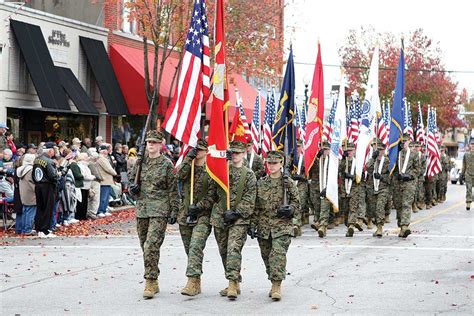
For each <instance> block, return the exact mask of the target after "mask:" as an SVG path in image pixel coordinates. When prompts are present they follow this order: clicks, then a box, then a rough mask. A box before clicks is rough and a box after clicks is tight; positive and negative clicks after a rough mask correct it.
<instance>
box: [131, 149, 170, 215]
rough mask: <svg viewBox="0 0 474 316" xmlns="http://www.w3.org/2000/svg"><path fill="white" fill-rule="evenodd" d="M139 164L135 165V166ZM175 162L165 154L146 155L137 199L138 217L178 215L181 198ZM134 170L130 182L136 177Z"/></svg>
mask: <svg viewBox="0 0 474 316" xmlns="http://www.w3.org/2000/svg"><path fill="white" fill-rule="evenodd" d="M136 167H138V164H136V165H135V168H136ZM173 169H174V167H173V163H172V162H171V161H170V160H169V159H168V158H166V157H165V156H164V155H160V156H159V157H157V158H149V157H145V158H144V161H143V163H142V171H141V185H140V188H141V189H140V195H139V197H138V200H137V206H136V208H137V217H138V218H148V217H170V216H176V215H177V212H178V206H179V200H178V189H177V185H176V177H175V174H174V172H173ZM135 175H136V172H132V177H131V180H130V182H132V181H133V180H134V178H135Z"/></svg>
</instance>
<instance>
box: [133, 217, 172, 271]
mask: <svg viewBox="0 0 474 316" xmlns="http://www.w3.org/2000/svg"><path fill="white" fill-rule="evenodd" d="M167 224H168V220H167V219H166V218H164V217H148V218H137V232H138V239H139V240H140V246H141V247H142V251H143V263H144V265H145V274H144V278H145V279H151V280H156V279H158V276H159V275H160V269H159V268H158V263H159V262H160V248H161V245H162V244H163V241H164V239H165V232H166V225H167Z"/></svg>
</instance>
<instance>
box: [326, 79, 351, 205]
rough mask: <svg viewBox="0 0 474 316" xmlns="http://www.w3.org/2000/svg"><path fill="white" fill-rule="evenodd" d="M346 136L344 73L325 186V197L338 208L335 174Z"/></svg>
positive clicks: (336, 173)
mask: <svg viewBox="0 0 474 316" xmlns="http://www.w3.org/2000/svg"><path fill="white" fill-rule="evenodd" d="M346 138H347V130H346V98H345V80H344V74H341V86H340V87H339V98H338V99H337V104H336V113H335V114H334V122H333V125H332V131H331V137H330V139H331V149H330V151H329V166H328V178H327V179H328V180H327V181H328V183H327V186H326V198H327V199H328V200H329V201H330V202H331V203H332V205H333V206H334V210H335V211H337V210H339V202H338V201H339V195H338V185H337V175H338V171H339V158H340V155H341V153H342V144H343V142H344V141H345V140H346Z"/></svg>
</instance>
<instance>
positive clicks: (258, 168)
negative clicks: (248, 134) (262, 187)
mask: <svg viewBox="0 0 474 316" xmlns="http://www.w3.org/2000/svg"><path fill="white" fill-rule="evenodd" d="M252 146H253V141H252V140H251V139H249V140H248V141H247V156H246V159H245V161H244V165H245V166H246V167H249V166H250V161H251V160H252ZM251 169H252V171H253V173H254V174H255V177H256V178H257V180H258V179H260V178H261V177H264V176H265V175H266V174H267V172H266V171H265V166H264V165H263V159H262V158H261V157H260V156H259V155H257V154H254V155H253V162H252V168H251Z"/></svg>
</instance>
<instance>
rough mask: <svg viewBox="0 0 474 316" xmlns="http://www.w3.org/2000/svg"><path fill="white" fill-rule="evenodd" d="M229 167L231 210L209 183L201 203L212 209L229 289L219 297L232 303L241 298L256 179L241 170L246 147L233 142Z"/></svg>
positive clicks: (217, 187) (248, 171)
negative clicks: (243, 250)
mask: <svg viewBox="0 0 474 316" xmlns="http://www.w3.org/2000/svg"><path fill="white" fill-rule="evenodd" d="M230 151H231V152H232V154H231V155H232V157H231V159H232V164H231V165H230V168H229V187H230V188H229V191H230V209H227V196H226V193H225V192H224V190H222V189H221V187H220V186H219V185H218V184H217V183H215V182H214V181H211V185H210V187H209V190H208V195H207V197H206V199H205V200H204V201H203V204H202V205H203V207H204V208H211V207H212V205H214V206H213V207H212V212H211V225H212V226H213V227H214V236H215V237H216V242H217V245H218V247H219V254H220V256H221V258H222V263H223V265H224V270H225V277H226V279H227V280H229V285H228V287H226V288H225V289H223V290H221V291H220V292H219V294H220V295H221V296H227V297H228V298H229V299H230V300H235V299H236V298H237V295H238V294H240V284H239V282H240V281H241V276H240V269H241V266H242V248H243V247H244V244H245V241H246V239H247V230H248V228H249V225H250V219H251V216H252V214H253V211H254V207H255V197H256V184H257V179H256V178H255V175H254V173H253V172H252V170H250V169H249V168H248V167H245V166H244V156H245V154H246V144H245V143H243V142H238V141H234V142H232V143H231V144H230Z"/></svg>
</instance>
